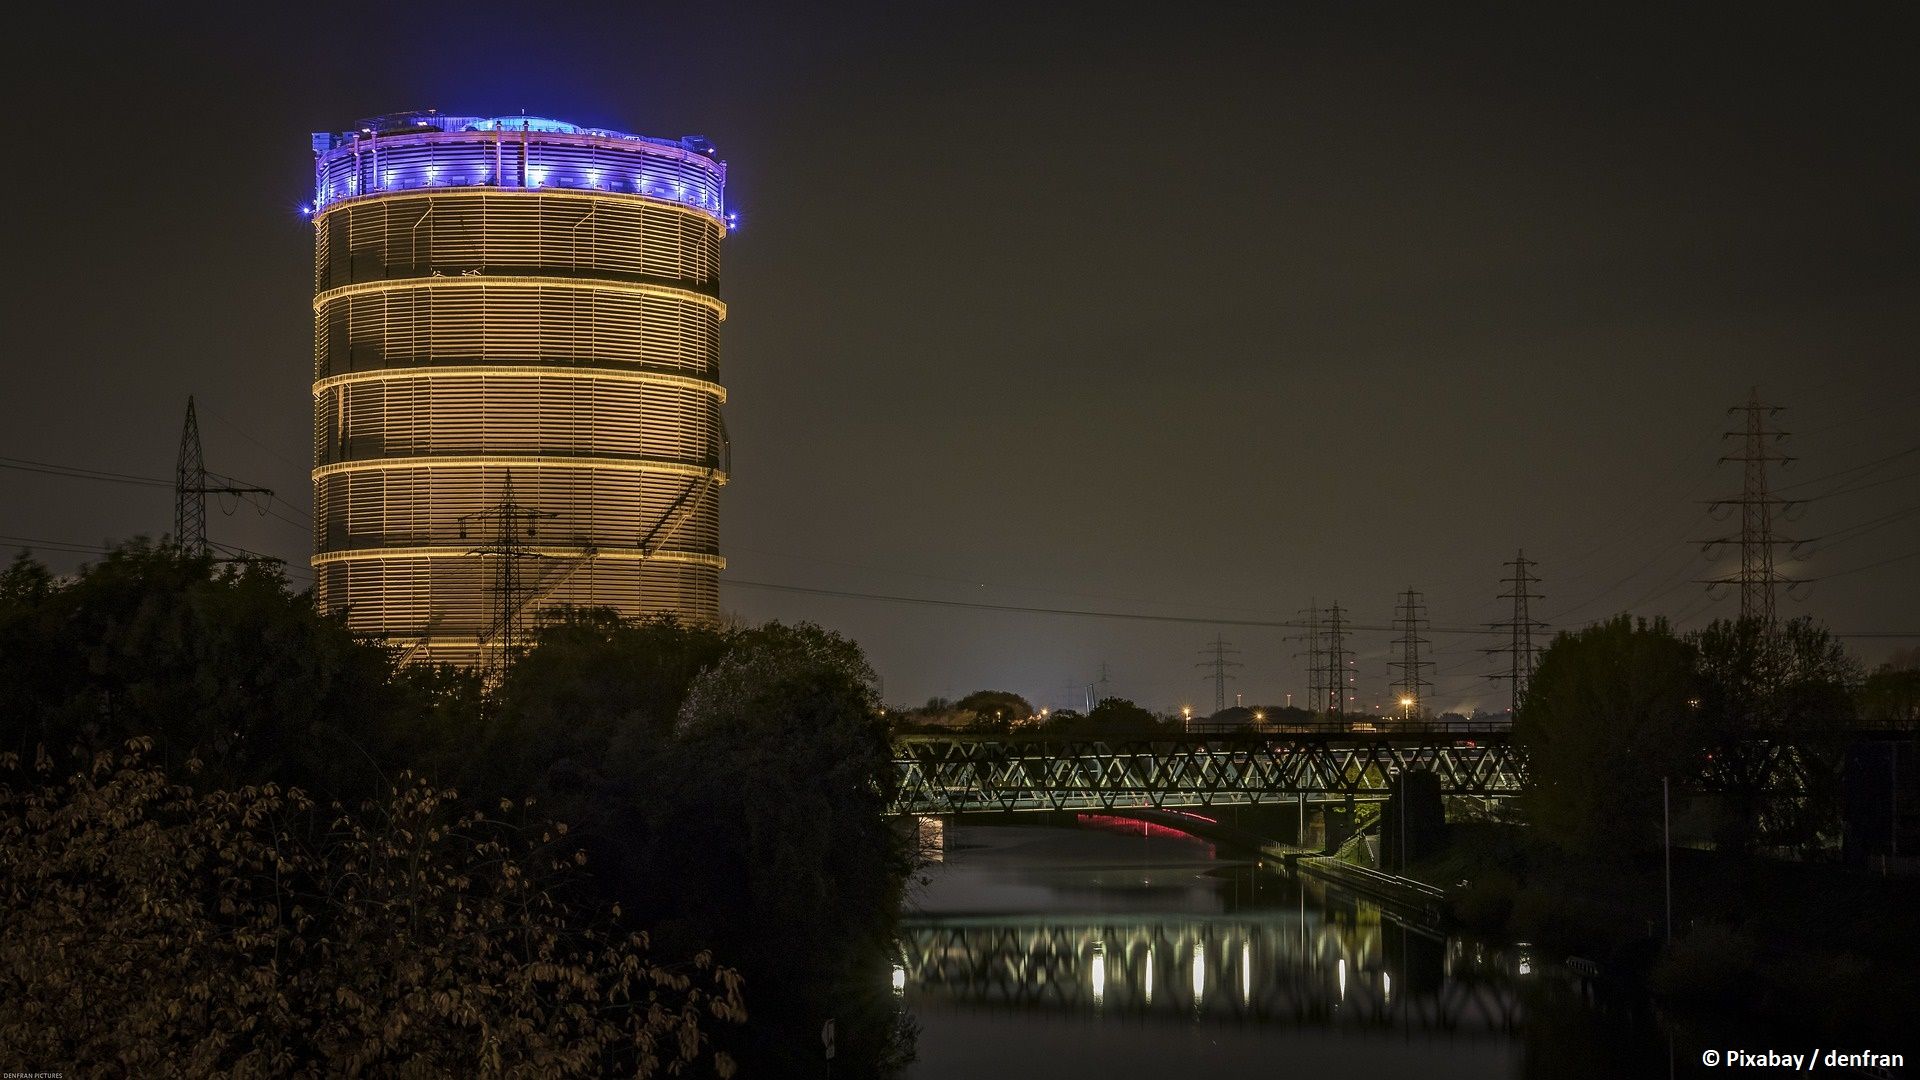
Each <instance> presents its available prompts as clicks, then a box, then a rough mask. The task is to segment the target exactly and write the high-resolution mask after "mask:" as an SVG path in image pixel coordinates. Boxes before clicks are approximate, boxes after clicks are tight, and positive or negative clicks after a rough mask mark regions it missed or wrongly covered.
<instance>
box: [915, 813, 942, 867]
mask: <svg viewBox="0 0 1920 1080" xmlns="http://www.w3.org/2000/svg"><path fill="white" fill-rule="evenodd" d="M908 820H909V821H910V822H911V823H912V825H911V828H912V843H913V851H914V854H915V855H916V856H918V857H919V858H920V859H921V860H923V861H925V862H945V861H946V858H947V852H948V851H951V850H952V848H953V844H952V841H950V840H948V839H947V829H948V827H949V826H950V825H952V824H953V818H952V815H950V814H920V815H917V816H915V817H912V818H909V819H908Z"/></svg>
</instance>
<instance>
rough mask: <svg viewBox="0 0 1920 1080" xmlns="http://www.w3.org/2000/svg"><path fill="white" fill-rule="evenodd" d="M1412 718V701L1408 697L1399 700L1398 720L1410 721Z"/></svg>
mask: <svg viewBox="0 0 1920 1080" xmlns="http://www.w3.org/2000/svg"><path fill="white" fill-rule="evenodd" d="M1412 718H1413V699H1412V698H1410V697H1403V698H1401V699H1400V719H1402V720H1411V719H1412Z"/></svg>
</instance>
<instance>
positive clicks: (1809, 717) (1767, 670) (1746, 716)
mask: <svg viewBox="0 0 1920 1080" xmlns="http://www.w3.org/2000/svg"><path fill="white" fill-rule="evenodd" d="M1689 640H1690V641H1691V642H1692V643H1693V645H1694V648H1695V649H1696V650H1697V651H1698V654H1699V670H1700V676H1701V679H1700V709H1699V723H1700V725H1701V727H1702V728H1703V729H1704V730H1705V731H1706V732H1708V733H1710V734H1711V735H1712V736H1714V737H1716V738H1719V739H1723V740H1724V739H1745V738H1753V737H1755V736H1759V735H1766V734H1773V733H1779V732H1787V733H1791V734H1793V735H1795V736H1805V735H1807V734H1809V733H1813V732H1821V731H1831V730H1834V729H1836V728H1840V727H1844V726H1846V725H1847V724H1848V723H1849V722H1851V721H1852V719H1853V693H1854V690H1855V688H1856V687H1857V686H1858V685H1859V683H1860V681H1861V677H1860V668H1859V665H1858V664H1857V663H1856V662H1855V661H1854V660H1853V658H1851V657H1849V656H1848V655H1847V652H1846V649H1845V647H1844V646H1842V645H1841V643H1840V641H1839V639H1837V638H1835V637H1834V636H1833V635H1832V634H1831V633H1830V632H1828V631H1827V629H1826V628H1825V627H1821V626H1816V625H1815V624H1814V622H1813V620H1812V619H1810V618H1805V617H1802V618H1798V619H1793V620H1791V621H1789V622H1786V623H1782V624H1779V625H1777V626H1771V627H1770V626H1768V625H1766V624H1765V623H1763V622H1762V621H1761V620H1759V619H1737V620H1736V619H1718V620H1715V621H1714V622H1713V623H1712V624H1710V625H1709V626H1708V627H1707V628H1706V629H1704V630H1701V631H1699V632H1697V633H1695V634H1693V635H1691V637H1690V639H1689Z"/></svg>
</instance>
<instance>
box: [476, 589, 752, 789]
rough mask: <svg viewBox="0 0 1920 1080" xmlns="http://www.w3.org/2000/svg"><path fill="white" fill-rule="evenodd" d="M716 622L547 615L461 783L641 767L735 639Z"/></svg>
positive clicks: (495, 783) (481, 785) (597, 612)
mask: <svg viewBox="0 0 1920 1080" xmlns="http://www.w3.org/2000/svg"><path fill="white" fill-rule="evenodd" d="M728 641H729V638H728V635H727V634H726V632H724V631H721V630H719V629H717V628H713V627H707V626H695V625H689V624H687V623H682V622H680V621H678V620H677V619H674V618H672V617H671V616H668V617H661V618H651V619H637V620H636V619H622V618H621V617H619V616H618V615H617V614H615V613H614V612H612V611H610V610H607V609H604V608H602V609H577V608H576V609H563V610H560V611H556V612H551V613H549V614H548V615H547V616H546V618H545V619H544V620H543V622H542V623H541V625H540V626H539V628H538V629H537V631H536V632H535V635H534V638H533V642H532V645H531V647H530V648H529V649H528V650H527V652H526V653H525V654H524V655H523V656H522V657H521V658H520V660H519V662H517V663H516V664H514V666H513V668H512V669H511V670H510V671H509V672H508V673H507V676H506V678H505V679H504V680H502V682H501V684H500V686H499V688H498V690H497V691H496V692H495V694H494V696H493V700H492V702H491V705H492V708H491V711H490V713H489V714H488V715H487V717H486V719H485V722H484V727H485V734H484V736H483V737H482V738H481V739H480V740H479V742H478V745H477V746H475V747H472V748H471V750H470V752H469V753H467V754H466V755H465V763H464V767H463V768H462V769H461V771H460V773H459V775H460V777H461V783H462V784H463V785H464V786H469V787H475V788H476V789H477V790H484V791H498V792H504V793H509V794H514V795H523V794H526V793H528V792H531V791H534V790H536V789H537V788H538V787H539V785H540V783H541V782H542V781H543V780H544V779H545V777H546V773H547V770H549V769H551V768H553V767H555V766H556V765H558V766H560V767H562V768H566V769H588V770H606V769H613V770H614V771H615V772H617V773H621V774H637V773H640V772H644V771H645V769H646V768H647V766H648V764H649V763H650V762H651V761H652V760H653V758H654V756H655V755H657V754H658V753H659V752H660V750H661V747H662V745H663V743H664V742H665V741H666V740H668V739H670V738H672V736H673V728H674V724H675V722H676V719H677V717H678V716H679V714H680V708H681V706H682V704H683V703H684V702H685V701H686V696H687V692H688V690H689V688H690V687H691V686H692V685H693V682H694V680H695V679H696V678H697V677H698V676H699V675H700V673H701V672H702V671H705V670H706V669H708V668H709V667H711V666H712V665H713V664H714V663H715V662H717V661H718V660H719V659H720V657H721V656H722V655H724V654H725V652H726V650H727V647H728Z"/></svg>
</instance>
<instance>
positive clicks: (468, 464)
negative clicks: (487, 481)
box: [313, 454, 727, 487]
mask: <svg viewBox="0 0 1920 1080" xmlns="http://www.w3.org/2000/svg"><path fill="white" fill-rule="evenodd" d="M478 467H485V468H503V469H521V468H526V469H604V470H606V471H609V472H638V473H665V474H667V475H671V476H691V477H696V478H700V479H705V478H706V476H707V474H708V473H712V474H713V478H714V482H715V483H716V484H719V485H720V486H721V487H725V486H726V484H727V474H726V473H724V472H721V471H720V470H718V469H709V468H708V467H707V466H705V465H688V464H686V463H684V462H678V461H636V460H634V459H632V458H610V457H557V456H545V457H536V456H524V455H523V456H508V455H486V454H458V455H447V456H444V457H441V456H435V457H397V458H365V459H363V460H360V461H336V462H334V463H333V464H331V465H322V466H320V467H319V468H317V469H315V470H313V478H314V479H315V480H324V479H326V478H327V477H329V476H334V475H337V474H340V473H358V472H378V471H381V470H385V469H456V468H466V469H471V468H478Z"/></svg>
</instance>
